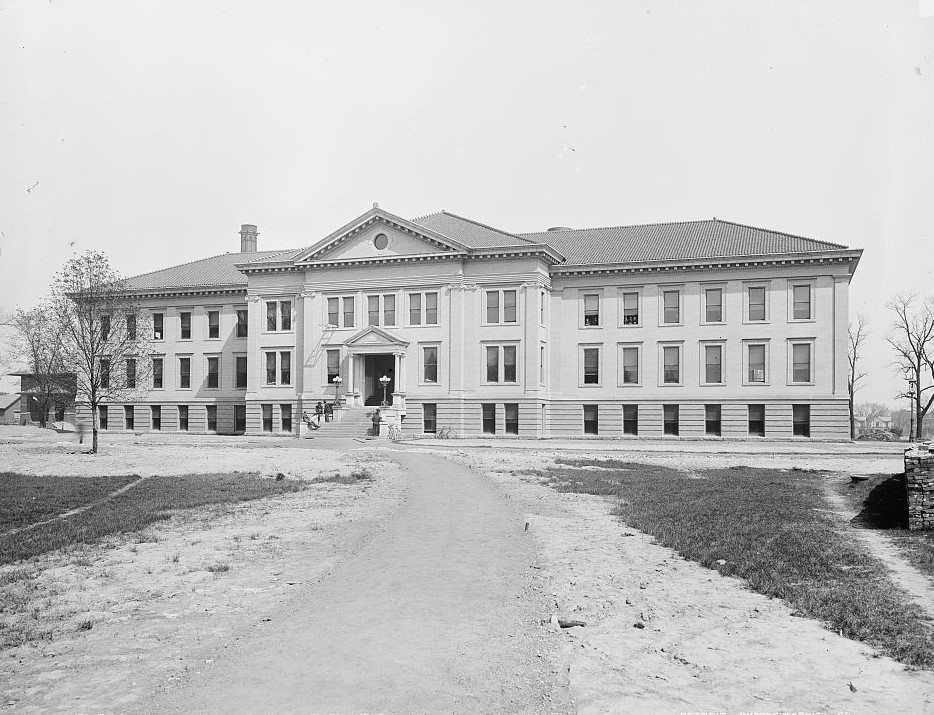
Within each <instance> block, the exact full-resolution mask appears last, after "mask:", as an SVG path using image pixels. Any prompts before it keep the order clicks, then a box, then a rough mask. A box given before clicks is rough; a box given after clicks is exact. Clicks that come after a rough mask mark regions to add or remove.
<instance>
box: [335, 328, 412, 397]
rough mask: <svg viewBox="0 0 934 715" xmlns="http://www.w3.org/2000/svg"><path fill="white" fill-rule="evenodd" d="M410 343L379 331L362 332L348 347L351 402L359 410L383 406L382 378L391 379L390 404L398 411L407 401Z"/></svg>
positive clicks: (387, 395) (381, 330) (346, 344)
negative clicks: (407, 358)
mask: <svg viewBox="0 0 934 715" xmlns="http://www.w3.org/2000/svg"><path fill="white" fill-rule="evenodd" d="M408 345H409V343H408V341H405V340H401V339H400V338H398V337H396V336H395V335H392V334H391V333H389V332H387V331H385V330H383V329H381V328H377V327H369V328H366V329H365V330H362V331H360V332H359V333H357V334H356V335H354V336H353V337H352V338H350V339H349V340H348V341H347V342H346V343H345V344H344V346H345V348H346V349H347V353H348V367H349V370H348V373H349V375H348V377H349V383H350V384H349V385H348V386H347V395H348V399H352V400H353V404H354V405H357V406H363V405H367V406H379V405H381V404H382V402H383V393H384V389H383V385H382V384H381V383H380V378H382V377H388V378H389V381H388V383H387V385H386V386H385V395H386V401H387V402H388V403H389V404H391V405H394V406H396V407H397V408H398V407H401V405H400V404H399V402H400V399H401V400H402V401H404V397H405V356H406V350H407V348H408Z"/></svg>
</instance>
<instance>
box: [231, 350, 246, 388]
mask: <svg viewBox="0 0 934 715" xmlns="http://www.w3.org/2000/svg"><path fill="white" fill-rule="evenodd" d="M234 365H235V367H236V372H237V387H238V388H244V387H246V355H237V356H236V358H235V359H234Z"/></svg>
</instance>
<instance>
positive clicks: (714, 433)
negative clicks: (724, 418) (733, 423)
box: [704, 405, 720, 437]
mask: <svg viewBox="0 0 934 715" xmlns="http://www.w3.org/2000/svg"><path fill="white" fill-rule="evenodd" d="M704 432H705V434H708V435H710V436H711V437H719V436H720V405H704Z"/></svg>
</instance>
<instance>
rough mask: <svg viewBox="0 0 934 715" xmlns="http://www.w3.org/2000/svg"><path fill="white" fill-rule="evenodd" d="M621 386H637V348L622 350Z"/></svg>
mask: <svg viewBox="0 0 934 715" xmlns="http://www.w3.org/2000/svg"><path fill="white" fill-rule="evenodd" d="M623 384H624V385H638V384H639V348H623Z"/></svg>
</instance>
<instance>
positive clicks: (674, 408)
mask: <svg viewBox="0 0 934 715" xmlns="http://www.w3.org/2000/svg"><path fill="white" fill-rule="evenodd" d="M679 413H680V410H679V409H678V405H662V423H663V427H664V432H665V434H670V435H674V436H676V437H677V436H678V434H679V433H680V419H679V417H680V414H679Z"/></svg>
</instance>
